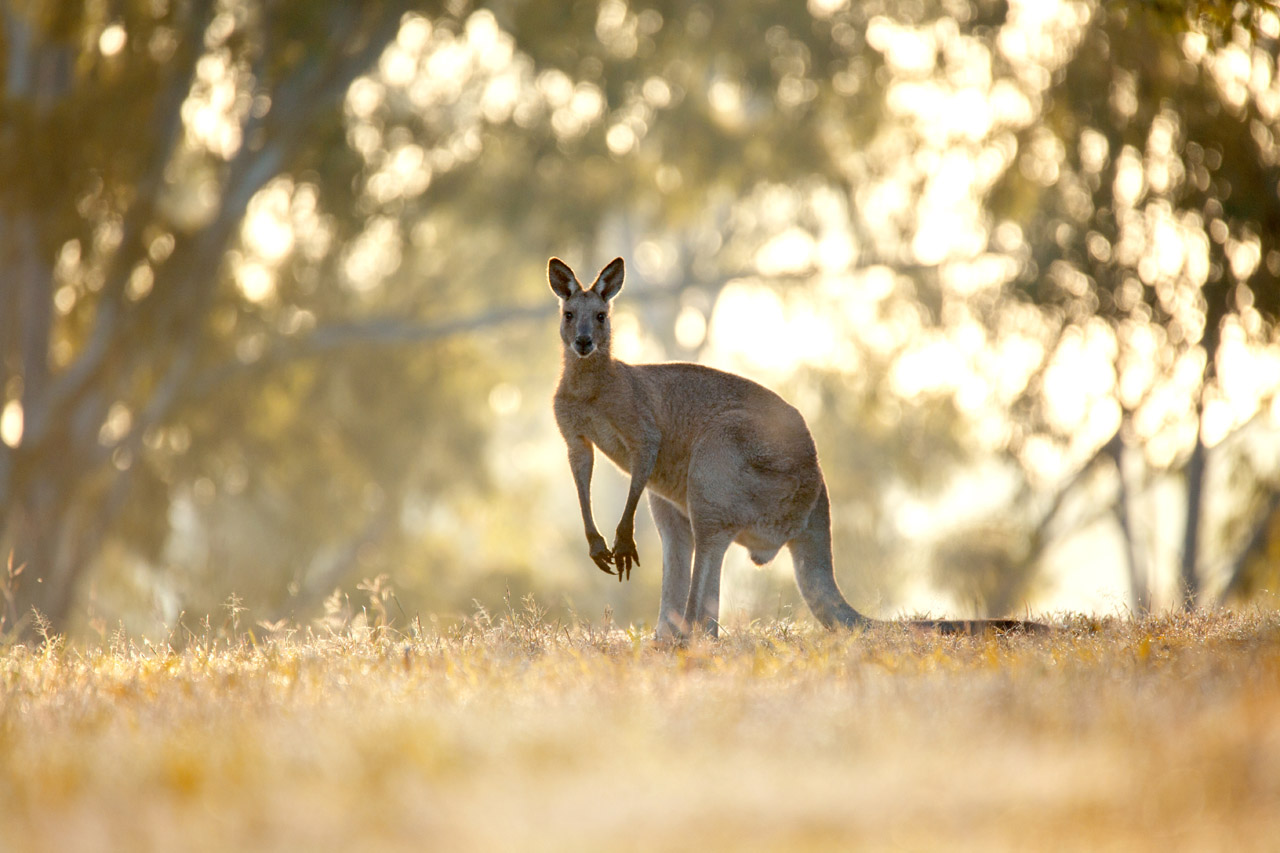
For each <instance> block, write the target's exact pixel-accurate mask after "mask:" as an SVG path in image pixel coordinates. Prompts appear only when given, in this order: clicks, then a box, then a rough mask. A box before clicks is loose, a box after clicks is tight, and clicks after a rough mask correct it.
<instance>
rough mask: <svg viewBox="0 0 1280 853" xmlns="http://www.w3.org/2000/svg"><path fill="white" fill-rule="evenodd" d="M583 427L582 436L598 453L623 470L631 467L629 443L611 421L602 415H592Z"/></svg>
mask: <svg viewBox="0 0 1280 853" xmlns="http://www.w3.org/2000/svg"><path fill="white" fill-rule="evenodd" d="M583 426H584V429H583V435H585V436H586V437H587V439H588V440H589V441H590V442H591V443H592V444H594V445H595V446H596V447H598V448H600V452H601V453H603V454H604V455H605V456H607V457H609V459H610V461H612V462H613V464H615V465H617V466H618V467H619V468H622V469H623V470H627V469H629V468H630V467H631V452H630V447H629V445H630V442H628V441H627V440H626V437H625V436H624V435H623V433H622V431H621V430H620V429H618V427H617V426H615V425H614V423H613V422H612V421H610V420H609V419H608V418H607V417H604V416H603V415H593V416H590V417H588V418H587V420H586V423H585V424H584V425H583Z"/></svg>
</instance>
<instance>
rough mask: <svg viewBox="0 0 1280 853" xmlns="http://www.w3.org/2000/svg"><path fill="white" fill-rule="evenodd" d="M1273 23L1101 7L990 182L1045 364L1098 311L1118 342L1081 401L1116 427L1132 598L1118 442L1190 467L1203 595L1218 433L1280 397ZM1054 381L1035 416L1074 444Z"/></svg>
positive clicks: (1189, 502)
mask: <svg viewBox="0 0 1280 853" xmlns="http://www.w3.org/2000/svg"><path fill="white" fill-rule="evenodd" d="M1277 20H1278V19H1277V17H1276V12H1275V9H1274V7H1272V6H1271V5H1270V4H1266V3H1258V4H1252V5H1250V4H1234V5H1229V6H1224V5H1222V4H1201V5H1200V6H1195V5H1193V6H1192V7H1189V9H1187V10H1184V9H1182V8H1181V7H1180V6H1162V5H1160V4H1156V5H1154V6H1152V5H1149V4H1143V3H1110V4H1105V5H1102V6H1099V7H1098V8H1097V9H1096V10H1095V11H1094V13H1093V14H1092V16H1091V19H1090V22H1089V24H1088V26H1087V27H1086V28H1085V31H1084V34H1083V37H1082V38H1081V39H1080V43H1079V46H1078V47H1077V48H1076V51H1075V55H1074V57H1073V59H1072V61H1071V62H1070V63H1069V64H1067V65H1066V66H1065V68H1064V69H1063V72H1062V73H1061V74H1059V75H1057V76H1056V77H1055V79H1054V81H1053V84H1052V85H1051V86H1050V87H1049V89H1048V90H1047V91H1046V92H1045V96H1044V107H1043V117H1042V119H1041V120H1040V121H1038V122H1036V123H1035V124H1034V125H1033V126H1030V127H1028V128H1027V129H1026V130H1025V131H1024V132H1023V133H1022V134H1021V135H1020V140H1019V150H1020V154H1019V158H1018V163H1017V168H1015V169H1010V170H1008V171H1007V172H1006V173H1005V175H1004V177H1003V178H1002V179H1001V182H1000V184H999V185H998V187H997V188H996V190H995V192H994V193H993V195H992V203H991V208H992V213H993V215H994V216H995V217H997V218H998V219H999V220H1000V221H1002V222H1005V223H1008V224H1009V225H1013V226H1016V228H1014V229H1013V230H1012V232H1009V233H1012V234H1014V235H1015V237H1014V242H1016V243H1018V244H1019V246H1020V248H1019V250H1018V251H1019V252H1020V253H1021V258H1022V260H1021V265H1020V268H1019V271H1018V273H1017V275H1016V276H1015V278H1014V280H1013V282H1012V283H1011V285H1010V288H1009V295H1010V296H1011V297H1013V298H1021V299H1028V300H1030V301H1032V302H1034V303H1035V304H1037V305H1040V306H1043V307H1045V308H1046V309H1047V310H1048V311H1050V312H1051V316H1053V318H1054V325H1055V327H1056V331H1057V343H1056V344H1055V345H1054V347H1051V348H1050V352H1049V357H1048V358H1047V359H1046V362H1045V364H1046V367H1047V368H1048V367H1049V366H1050V365H1052V364H1053V363H1054V361H1055V359H1057V358H1060V357H1061V358H1069V357H1070V353H1071V352H1072V351H1073V348H1076V349H1078V346H1077V345H1078V343H1079V341H1080V340H1081V339H1082V338H1084V337H1088V336H1090V335H1092V334H1094V333H1095V332H1096V331H1097V329H1096V327H1095V324H1097V323H1103V324H1105V329H1106V330H1107V331H1105V332H1102V334H1106V335H1108V336H1109V337H1110V339H1111V340H1112V341H1113V343H1112V344H1111V346H1112V347H1113V352H1114V378H1113V381H1112V382H1110V383H1109V384H1110V387H1109V388H1107V390H1106V391H1105V392H1104V393H1103V394H1100V395H1098V396H1097V397H1095V398H1094V399H1093V400H1092V401H1090V403H1089V404H1088V405H1089V406H1090V407H1092V408H1094V409H1095V410H1096V411H1097V412H1100V417H1101V418H1102V419H1104V420H1107V421H1109V423H1110V424H1111V425H1112V426H1111V427H1110V429H1113V430H1115V431H1116V434H1117V435H1118V437H1119V438H1121V439H1123V441H1122V442H1109V441H1107V440H1106V439H1105V434H1103V435H1101V436H1099V435H1098V434H1097V433H1096V432H1094V433H1092V434H1091V440H1093V441H1096V442H1098V443H1099V444H1098V445H1095V446H1102V447H1103V449H1104V450H1109V451H1111V454H1110V455H1111V458H1113V459H1114V460H1115V463H1116V465H1117V467H1118V469H1119V470H1120V472H1121V476H1120V480H1119V483H1120V489H1121V492H1120V494H1121V501H1120V505H1119V508H1118V512H1119V513H1120V517H1121V522H1122V527H1123V529H1124V532H1125V534H1126V537H1127V538H1128V539H1129V540H1130V554H1131V556H1130V568H1131V572H1133V574H1134V581H1133V584H1134V588H1135V598H1136V603H1137V606H1138V607H1139V608H1140V609H1145V606H1146V604H1147V602H1148V601H1149V597H1148V592H1147V583H1148V581H1147V579H1146V578H1145V577H1142V575H1141V572H1140V571H1139V570H1138V567H1137V566H1136V565H1135V562H1136V561H1135V558H1134V557H1133V556H1132V555H1133V554H1134V553H1135V550H1136V549H1135V548H1134V546H1133V533H1132V531H1131V530H1130V527H1129V518H1130V514H1131V512H1132V509H1131V506H1130V502H1129V500H1128V497H1129V492H1130V491H1131V490H1132V489H1133V485H1132V484H1130V483H1129V482H1128V480H1129V479H1131V478H1132V474H1126V473H1125V471H1126V468H1125V466H1124V465H1123V464H1121V462H1122V454H1123V452H1124V447H1125V446H1126V445H1134V444H1137V445H1139V446H1141V447H1142V448H1143V450H1144V454H1143V455H1144V456H1145V459H1146V462H1147V464H1148V465H1149V466H1151V467H1153V468H1156V469H1164V468H1174V469H1180V470H1181V471H1182V472H1183V478H1184V481H1185V487H1186V522H1185V536H1184V538H1183V544H1182V558H1181V572H1180V586H1181V589H1182V595H1183V596H1184V600H1185V601H1186V602H1187V603H1188V604H1193V603H1195V602H1196V600H1197V598H1198V597H1199V594H1200V589H1201V585H1202V578H1201V573H1200V571H1199V570H1198V566H1199V564H1200V561H1201V558H1202V555H1201V550H1202V549H1201V544H1200V543H1201V542H1202V538H1203V535H1204V533H1203V528H1204V526H1205V525H1204V521H1203V517H1204V513H1203V505H1204V499H1203V495H1204V483H1205V471H1206V458H1207V448H1208V446H1209V445H1211V444H1216V443H1217V442H1219V441H1221V440H1222V438H1223V437H1224V435H1225V434H1226V433H1227V432H1229V431H1230V430H1232V429H1236V428H1239V427H1240V426H1242V425H1243V424H1244V423H1246V422H1247V421H1249V420H1250V419H1252V418H1253V416H1254V414H1255V413H1256V412H1258V411H1259V408H1260V407H1264V406H1266V405H1267V404H1269V403H1270V400H1271V396H1272V395H1274V394H1275V392H1276V388H1275V387H1274V386H1267V385H1266V384H1263V383H1264V382H1265V378H1264V377H1262V376H1258V375H1256V374H1257V372H1258V368H1259V367H1260V366H1261V365H1262V362H1260V361H1259V360H1258V359H1259V357H1260V355H1259V354H1260V353H1262V352H1264V351H1265V350H1266V349H1267V348H1268V347H1274V345H1275V344H1276V320H1277V317H1278V316H1280V147H1278V146H1277V141H1276V133H1277V129H1278V128H1280V94H1278V92H1277V88H1276V86H1275V82H1274V81H1275V77H1276V59H1275V56H1276V46H1277V37H1278V36H1280V32H1278V31H1277V29H1278V27H1277ZM1200 22H1203V23H1206V24H1207V26H1203V27H1202V26H1195V25H1196V24H1197V23H1200ZM1005 227H1006V228H1007V227H1008V226H1005ZM994 233H996V234H1000V229H999V228H997V229H996V230H995V232H994ZM1251 372H1253V373H1255V376H1254V377H1252V378H1251V377H1249V376H1248V374H1249V373H1251ZM1259 380H1262V381H1261V382H1259ZM1052 383H1053V374H1052V369H1051V368H1049V370H1048V371H1047V372H1046V373H1043V374H1041V378H1040V381H1039V382H1038V383H1036V384H1034V385H1032V386H1030V393H1029V394H1028V395H1027V396H1025V397H1024V398H1023V401H1022V403H1023V405H1024V407H1025V416H1026V418H1027V419H1026V421H1025V422H1026V423H1028V424H1029V425H1032V424H1038V425H1039V428H1040V429H1044V430H1047V431H1048V432H1049V433H1056V434H1057V436H1058V439H1057V440H1058V441H1061V442H1063V443H1065V444H1070V443H1071V441H1072V439H1073V437H1074V438H1077V439H1078V438H1079V437H1080V436H1079V435H1078V434H1077V435H1075V436H1073V435H1072V430H1073V429H1076V428H1078V427H1079V425H1080V422H1079V421H1077V422H1076V423H1069V422H1064V420H1063V419H1062V418H1060V417H1059V418H1056V419H1055V417H1054V415H1053V413H1052V412H1051V411H1049V408H1050V407H1051V400H1050V395H1052V393H1053V392H1054V389H1053V388H1052V387H1051V386H1052ZM1111 412H1114V413H1115V414H1111ZM1036 432H1038V430H1037V427H1035V426H1032V428H1031V432H1029V433H1028V435H1031V434H1033V433H1036ZM1086 432H1088V431H1087V430H1086ZM1040 434H1043V433H1040ZM1104 455H1105V454H1104Z"/></svg>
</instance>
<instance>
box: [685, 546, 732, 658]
mask: <svg viewBox="0 0 1280 853" xmlns="http://www.w3.org/2000/svg"><path fill="white" fill-rule="evenodd" d="M732 542H733V533H732V532H730V531H726V530H721V529H716V528H710V529H708V528H702V529H700V528H699V527H698V526H697V523H696V522H695V523H694V529H693V578H692V583H691V585H690V589H689V601H688V603H687V604H686V605H685V609H684V621H685V622H686V623H688V625H689V629H690V630H691V631H699V630H701V631H704V632H705V633H706V634H707V636H710V637H715V636H717V635H718V634H719V632H720V570H721V568H722V566H723V563H724V552H725V551H727V550H728V549H729V545H730V544H731V543H732Z"/></svg>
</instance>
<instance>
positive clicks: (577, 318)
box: [547, 258, 622, 358]
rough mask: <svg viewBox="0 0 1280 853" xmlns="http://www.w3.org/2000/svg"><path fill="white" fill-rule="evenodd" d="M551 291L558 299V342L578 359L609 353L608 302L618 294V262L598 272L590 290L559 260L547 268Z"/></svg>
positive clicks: (610, 263)
mask: <svg viewBox="0 0 1280 853" xmlns="http://www.w3.org/2000/svg"><path fill="white" fill-rule="evenodd" d="M547 280H548V281H549V282H550V283H551V291H552V292H553V293H555V295H556V296H559V297H560V317H561V319H560V340H561V341H563V342H564V346H565V349H566V350H567V351H569V352H572V353H573V354H574V355H576V356H578V358H586V357H588V356H590V355H591V354H592V353H595V352H603V353H606V354H607V353H608V352H609V302H610V301H611V300H612V299H613V297H615V296H617V295H618V291H620V290H622V258H614V259H613V260H612V261H610V262H609V263H608V265H607V266H605V268H604V269H602V270H600V274H599V275H597V276H596V280H595V281H594V282H592V283H591V286H590V287H583V286H582V284H581V283H579V281H578V277H577V276H576V275H574V274H573V270H571V269H569V265H568V264H566V263H565V262H564V261H562V260H560V259H559V258H552V259H551V261H550V262H549V263H548V264H547Z"/></svg>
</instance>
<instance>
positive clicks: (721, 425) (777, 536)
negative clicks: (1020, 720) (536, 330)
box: [547, 258, 1043, 641]
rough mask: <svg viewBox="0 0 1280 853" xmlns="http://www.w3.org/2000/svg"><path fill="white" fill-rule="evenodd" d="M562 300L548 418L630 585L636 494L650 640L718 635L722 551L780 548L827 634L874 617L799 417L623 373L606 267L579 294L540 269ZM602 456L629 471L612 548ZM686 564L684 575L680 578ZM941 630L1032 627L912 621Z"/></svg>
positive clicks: (561, 274) (700, 369)
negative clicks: (651, 616)
mask: <svg viewBox="0 0 1280 853" xmlns="http://www.w3.org/2000/svg"><path fill="white" fill-rule="evenodd" d="M547 278H548V281H549V282H550V284H551V290H552V292H554V293H555V295H556V296H558V297H559V298H560V309H561V322H560V340H561V342H562V343H563V358H564V367H563V372H562V373H561V376H560V384H559V387H557V388H556V392H555V401H554V408H555V417H556V424H557V426H558V427H559V428H560V434H561V435H562V436H563V437H564V441H565V444H566V445H567V447H568V451H569V467H570V469H571V470H572V472H573V480H574V484H575V485H576V486H577V490H578V504H579V507H580V508H581V510H582V523H583V527H584V529H585V531H586V536H587V548H588V553H589V554H590V557H591V560H592V561H593V562H594V563H595V564H596V566H598V567H599V568H600V570H601V571H603V572H606V573H608V574H610V575H614V574H616V575H617V577H618V580H619V581H622V580H624V579H629V578H630V576H631V567H632V565H633V564H634V565H636V566H639V565H640V555H639V553H638V552H637V551H636V543H635V516H636V508H637V506H638V505H639V503H640V496H641V494H642V493H643V492H644V491H645V490H646V489H647V490H648V492H649V507H650V510H651V511H652V514H653V520H654V522H655V524H657V527H658V533H659V535H660V537H661V539H662V593H661V598H660V602H659V605H658V624H657V630H656V638H657V639H658V640H659V641H663V640H668V641H683V640H685V639H687V638H688V636H689V635H690V633H691V632H696V631H701V632H704V633H706V634H708V635H710V636H712V637H714V636H716V635H717V632H718V630H719V610H720V570H721V563H722V561H723V559H724V554H725V551H726V550H727V549H728V547H729V546H730V545H731V544H733V543H735V542H736V543H738V544H740V545H743V546H745V547H746V548H747V551H748V553H749V554H750V555H751V559H752V560H753V561H754V562H755V563H756V564H757V565H763V564H765V563H767V562H769V561H770V560H772V559H773V558H774V556H775V555H776V554H777V553H778V552H779V551H781V550H782V548H783V547H784V546H785V547H787V548H788V549H790V551H791V557H792V561H793V562H794V564H795V576H796V584H797V586H799V588H800V594H801V595H802V596H803V598H804V601H805V604H807V605H808V607H809V609H810V610H811V611H812V612H813V615H814V616H815V617H816V618H817V620H818V621H819V622H820V623H822V625H823V626H825V627H826V628H838V627H846V628H854V627H859V626H869V625H871V624H873V623H876V622H878V621H879V620H875V619H872V618H870V617H867V616H864V615H862V614H861V613H859V612H858V611H856V610H854V609H853V607H851V606H850V605H849V602H848V601H847V600H846V599H845V597H844V595H843V594H842V593H841V591H840V587H839V586H837V584H836V579H835V574H834V571H833V569H832V561H831V505H830V502H829V500H828V497H827V487H826V483H825V481H824V480H823V477H822V469H821V468H820V467H819V465H818V451H817V448H816V446H815V445H814V441H813V437H812V436H811V435H810V434H809V428H808V426H807V425H806V424H805V421H804V418H803V417H802V416H801V415H800V413H799V412H798V411H796V409H795V408H793V407H792V406H791V405H790V404H788V403H787V402H786V401H784V400H783V399H782V398H781V397H779V396H778V395H777V394H775V393H774V392H772V391H770V390H769V389H767V388H765V387H764V386H762V385H758V384H757V383H755V382H752V381H751V380H749V379H745V378H743V377H741V376H737V375H735V374H732V373H726V372H724V371H721V370H715V369H713V368H710V367H705V366H702V365H698V364H687V363H664V364H634V365H633V364H627V363H625V362H622V361H619V360H617V359H615V358H614V357H613V355H612V354H611V352H610V343H611V332H610V326H609V314H610V306H611V303H612V301H613V299H614V297H616V296H617V295H618V293H619V291H621V290H622V280H623V262H622V258H615V259H614V260H613V261H611V262H610V263H609V264H608V265H606V266H605V267H604V269H602V270H601V271H600V273H599V274H598V275H597V276H596V280H595V281H594V282H593V283H592V284H591V286H590V287H583V286H582V284H581V283H580V282H579V281H578V278H577V276H575V275H574V273H573V270H571V269H570V268H569V266H568V265H567V264H565V263H564V262H563V261H561V260H560V259H559V258H552V259H551V260H550V261H549V262H548V265H547ZM595 448H599V449H600V451H601V452H602V453H604V455H605V456H607V457H608V458H609V459H610V460H611V461H612V462H613V463H614V464H615V465H617V466H618V467H619V468H621V469H622V470H623V471H624V472H627V473H629V474H630V475H631V485H630V488H629V490H628V492H627V500H626V504H625V506H624V507H623V510H622V520H621V521H619V522H618V528H617V531H616V533H615V536H614V540H613V547H612V548H610V547H609V545H608V543H607V542H606V541H605V539H604V537H603V536H601V535H600V531H599V530H598V529H597V528H596V524H595V520H594V518H593V516H592V512H591V471H592V467H593V464H594V459H595V452H594V451H595ZM691 567H692V568H691ZM910 624H912V625H916V626H919V627H926V628H931V629H934V630H938V631H942V632H945V633H957V632H959V633H973V632H975V631H980V630H983V629H995V630H1002V631H1007V630H1016V629H1022V630H1030V629H1035V628H1039V627H1043V626H1040V625H1038V624H1036V623H1030V622H1022V621H1019V620H1012V619H986V620H925V621H917V622H912V623H910Z"/></svg>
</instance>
